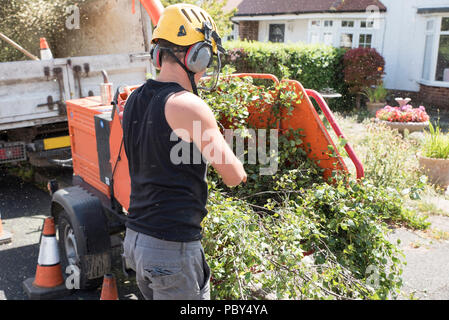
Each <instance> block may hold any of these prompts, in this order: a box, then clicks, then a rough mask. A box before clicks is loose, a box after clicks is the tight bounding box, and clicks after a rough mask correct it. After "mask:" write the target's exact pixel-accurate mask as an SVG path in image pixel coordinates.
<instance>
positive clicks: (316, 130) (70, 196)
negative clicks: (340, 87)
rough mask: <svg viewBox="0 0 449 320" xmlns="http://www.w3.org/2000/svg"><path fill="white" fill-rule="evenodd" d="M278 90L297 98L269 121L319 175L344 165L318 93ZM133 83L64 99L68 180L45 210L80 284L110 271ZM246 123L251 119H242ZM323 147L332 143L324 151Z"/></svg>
mask: <svg viewBox="0 0 449 320" xmlns="http://www.w3.org/2000/svg"><path fill="white" fill-rule="evenodd" d="M141 2H142V4H143V5H144V7H145V8H146V9H147V11H149V14H150V16H151V17H152V20H153V23H154V24H156V23H157V20H158V18H159V15H160V13H161V11H162V6H161V5H160V3H159V1H150V0H148V1H144V0H141ZM246 76H249V77H253V78H255V79H268V80H271V81H273V82H274V83H275V84H276V85H277V84H279V80H278V79H277V78H276V77H275V76H273V75H268V74H234V75H232V77H246ZM282 82H284V83H285V84H286V86H280V87H282V88H284V89H281V90H293V91H294V92H295V93H296V94H297V96H298V97H302V98H301V99H299V100H298V101H297V102H292V107H293V108H292V112H289V113H288V114H285V115H283V116H282V117H281V120H280V121H278V123H276V128H278V129H279V132H280V133H281V134H282V132H283V131H284V129H290V128H291V129H302V130H303V131H302V132H301V134H302V135H303V139H302V140H303V142H302V145H301V146H300V147H302V148H303V149H304V150H305V151H306V153H307V155H308V157H309V158H310V159H312V160H313V161H315V162H316V163H317V164H318V166H320V167H321V168H323V169H324V170H323V172H324V176H325V178H328V177H331V175H332V172H333V171H348V169H347V167H346V165H345V162H344V161H343V158H342V156H341V155H340V154H339V153H338V151H337V147H336V146H335V144H334V142H333V141H332V139H331V136H330V135H329V133H328V131H327V130H326V127H325V125H324V124H323V122H322V121H321V119H320V117H319V115H318V113H317V112H316V110H315V107H314V106H313V104H312V101H311V98H312V99H314V100H315V101H316V103H317V104H318V106H319V107H320V108H321V110H322V112H323V114H324V116H325V117H326V118H327V120H328V122H329V124H330V125H331V127H332V128H333V129H334V130H335V132H336V135H337V136H338V137H339V138H344V137H343V134H342V132H341V130H340V129H339V127H338V125H337V123H336V121H335V119H334V117H333V115H332V112H331V111H330V110H329V108H328V106H327V104H326V102H325V101H324V99H323V98H322V97H321V95H320V94H319V93H317V92H316V91H314V90H308V89H304V88H303V86H302V85H301V83H299V82H298V81H295V80H282ZM136 88H138V86H134V87H121V90H118V91H117V94H116V102H117V103H114V104H111V105H104V104H102V102H101V98H100V97H86V98H82V99H77V100H69V101H67V118H68V124H69V133H70V140H71V148H72V158H73V186H72V187H68V188H65V189H59V190H57V188H53V192H52V193H53V199H52V209H51V210H52V216H54V217H55V220H56V222H57V224H58V230H59V241H60V243H61V247H62V248H63V251H64V252H63V255H62V256H63V257H65V258H66V260H67V261H66V262H67V263H69V264H76V265H77V266H78V267H79V268H80V272H81V273H80V275H81V281H80V283H81V287H82V288H88V287H92V286H96V285H99V284H100V283H101V280H102V277H103V275H104V274H106V273H108V272H109V271H110V270H109V269H110V266H111V263H110V249H111V240H110V239H111V238H110V236H111V235H113V234H115V233H118V232H122V231H123V230H124V221H125V220H126V215H127V209H128V207H129V199H130V191H131V185H130V177H129V170H128V161H127V157H126V154H125V150H124V147H123V131H122V122H121V121H122V112H123V111H124V109H125V108H126V104H125V103H126V99H127V97H128V96H129V95H130V94H131V92H132V91H133V90H135V89H136ZM256 105H259V106H263V108H264V112H267V110H268V112H269V110H270V105H267V104H266V103H259V104H254V105H252V106H243V107H247V108H248V111H249V114H250V116H249V120H248V121H249V122H251V121H253V120H251V119H254V117H253V116H254V115H255V114H258V116H259V117H260V116H263V113H260V112H259V111H260V110H257V107H255V106H256ZM250 124H251V123H250ZM329 146H331V147H332V148H331V149H333V150H334V153H333V154H330V152H329ZM345 149H346V152H347V153H348V156H349V158H350V159H351V160H352V161H353V163H354V165H355V168H356V172H357V173H356V174H357V178H361V177H363V167H362V165H361V163H360V161H359V160H358V159H357V157H356V155H355V153H354V151H353V149H352V148H351V146H350V145H349V144H348V143H346V145H345Z"/></svg>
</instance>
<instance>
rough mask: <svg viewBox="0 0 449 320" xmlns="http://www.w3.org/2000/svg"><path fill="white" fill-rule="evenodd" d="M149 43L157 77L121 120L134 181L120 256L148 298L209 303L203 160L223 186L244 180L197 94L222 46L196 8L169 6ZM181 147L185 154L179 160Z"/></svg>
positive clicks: (240, 167) (133, 99)
mask: <svg viewBox="0 0 449 320" xmlns="http://www.w3.org/2000/svg"><path fill="white" fill-rule="evenodd" d="M152 42H153V44H154V45H155V46H154V47H153V63H154V64H155V66H157V67H158V68H159V69H160V73H159V76H158V77H157V79H156V80H148V81H147V82H146V83H145V84H144V85H143V86H142V87H140V88H139V89H137V90H135V91H134V92H133V93H132V94H131V95H130V97H129V98H128V101H127V103H126V107H125V111H124V116H123V131H124V146H125V151H126V155H127V157H128V161H129V170H130V176H131V199H130V206H129V210H128V211H129V220H128V221H127V224H126V227H127V230H126V237H125V241H124V256H125V259H126V261H127V264H128V265H129V266H130V267H131V268H133V269H134V270H135V271H136V279H137V284H138V286H139V289H140V290H141V292H142V294H143V295H144V297H145V298H146V299H210V291H209V278H210V269H209V267H208V264H207V262H206V261H205V257H204V250H203V247H202V245H201V242H200V239H201V225H200V223H201V221H202V220H203V218H204V217H205V215H206V214H207V210H206V208H205V206H206V201H207V180H206V170H207V164H206V162H205V160H206V161H207V162H209V163H210V164H211V165H212V166H213V167H214V168H215V169H216V170H217V172H218V173H219V174H220V175H221V177H222V178H223V181H224V183H225V184H227V185H228V186H236V185H238V184H240V183H241V182H246V173H245V170H244V169H243V165H242V163H241V162H240V161H239V160H238V159H237V158H236V156H235V155H234V153H233V152H232V150H231V148H230V147H229V146H228V145H227V144H226V142H225V140H224V138H223V136H222V135H221V133H220V131H219V129H218V126H217V123H216V120H215V118H214V115H213V113H212V111H211V110H210V108H209V107H208V105H207V104H206V103H205V102H204V101H203V100H202V99H200V98H199V97H198V96H197V95H196V93H197V89H198V88H197V85H198V82H199V80H200V78H201V77H202V76H203V74H204V72H205V70H206V68H207V67H211V66H212V64H213V57H214V56H215V57H216V56H218V71H219V66H220V63H219V62H220V59H219V54H220V51H223V49H222V48H221V41H220V38H219V37H218V33H217V32H216V26H215V23H214V22H213V20H212V19H211V17H210V16H209V15H208V14H207V13H206V12H205V11H204V10H202V9H201V8H199V7H196V6H193V5H173V6H169V7H167V8H166V9H165V10H164V12H163V14H162V16H161V17H160V20H159V22H158V25H157V27H156V29H155V31H154V33H153V39H152ZM218 74H219V72H218V73H217V74H216V75H215V76H216V77H218ZM191 91H193V93H192V92H191ZM180 147H181V148H180ZM178 150H182V151H183V152H184V153H186V154H183V155H182V160H183V161H179V156H180V155H179V152H178ZM211 150H212V152H211ZM201 155H202V156H201ZM204 158H205V159H204Z"/></svg>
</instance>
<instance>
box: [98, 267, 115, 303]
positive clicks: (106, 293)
mask: <svg viewBox="0 0 449 320" xmlns="http://www.w3.org/2000/svg"><path fill="white" fill-rule="evenodd" d="M100 300H118V292H117V284H116V282H115V278H114V275H113V274H110V273H108V274H105V275H104V278H103V287H102V288H101V297H100Z"/></svg>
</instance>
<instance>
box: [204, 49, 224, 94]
mask: <svg viewBox="0 0 449 320" xmlns="http://www.w3.org/2000/svg"><path fill="white" fill-rule="evenodd" d="M220 72H221V53H220V52H218V54H217V55H213V57H212V60H211V62H210V63H209V66H208V67H207V69H206V72H205V73H204V75H203V77H202V78H201V80H200V81H199V83H198V89H201V90H206V91H212V90H214V89H215V88H216V86H217V83H218V79H219V77H220Z"/></svg>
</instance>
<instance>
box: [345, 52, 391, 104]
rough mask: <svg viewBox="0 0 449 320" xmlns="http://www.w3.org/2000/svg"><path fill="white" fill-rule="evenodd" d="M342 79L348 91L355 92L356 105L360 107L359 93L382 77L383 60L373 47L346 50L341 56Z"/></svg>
mask: <svg viewBox="0 0 449 320" xmlns="http://www.w3.org/2000/svg"><path fill="white" fill-rule="evenodd" d="M343 65H344V81H345V82H346V83H347V85H348V86H349V91H350V92H351V93H353V94H357V97H358V99H357V107H358V108H360V95H359V94H360V93H361V92H362V91H363V90H364V89H365V88H368V87H371V86H376V85H378V84H379V82H380V81H381V79H382V75H383V74H384V69H385V60H384V58H383V57H382V56H381V55H380V54H379V53H378V52H377V50H376V49H373V48H356V49H350V50H348V51H347V52H346V53H345V55H344V57H343Z"/></svg>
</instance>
